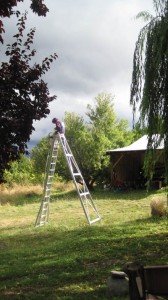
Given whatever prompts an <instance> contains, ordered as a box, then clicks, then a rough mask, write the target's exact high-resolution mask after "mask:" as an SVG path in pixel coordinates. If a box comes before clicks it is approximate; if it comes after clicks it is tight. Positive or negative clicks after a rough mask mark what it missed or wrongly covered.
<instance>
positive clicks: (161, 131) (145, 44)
mask: <svg viewBox="0 0 168 300" xmlns="http://www.w3.org/2000/svg"><path fill="white" fill-rule="evenodd" d="M153 5H154V10H155V13H156V14H155V16H152V15H150V14H149V13H147V12H141V13H139V14H138V15H137V18H139V17H143V19H144V20H145V21H147V24H146V25H145V26H144V27H143V28H142V29H141V31H140V33H139V36H138V39H137V42H136V46H135V51H134V58H133V72H132V84H131V98H130V103H131V105H132V107H133V116H134V117H135V112H136V110H137V108H138V109H139V111H140V119H139V121H140V122H141V124H142V125H144V124H145V126H146V127H147V133H148V151H147V155H146V159H145V171H146V172H145V175H146V176H148V178H150V179H152V176H153V172H154V166H155V162H156V155H155V154H156V151H155V149H156V148H157V147H158V145H159V144H160V142H161V140H163V141H164V149H165V150H164V152H165V173H166V174H165V178H166V183H167V182H168V0H160V1H159V0H153Z"/></svg>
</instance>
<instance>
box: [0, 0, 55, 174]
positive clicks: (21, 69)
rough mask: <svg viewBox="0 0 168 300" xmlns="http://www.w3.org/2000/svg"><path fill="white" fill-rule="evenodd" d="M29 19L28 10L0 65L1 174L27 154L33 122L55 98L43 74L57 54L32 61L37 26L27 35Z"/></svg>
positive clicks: (45, 113) (42, 116) (19, 23)
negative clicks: (10, 164)
mask: <svg viewBox="0 0 168 300" xmlns="http://www.w3.org/2000/svg"><path fill="white" fill-rule="evenodd" d="M8 2H16V1H8ZM35 2H41V1H34V3H35ZM26 19H27V14H26V13H25V14H24V15H22V16H21V17H20V18H19V20H18V24H17V27H18V32H17V33H16V34H15V35H14V38H15V41H14V43H13V44H12V45H7V49H6V56H7V57H8V62H3V63H2V64H1V68H0V137H1V138H0V149H1V150H0V173H1V174H0V177H2V174H3V170H4V168H6V167H7V164H8V162H9V161H11V160H14V159H17V158H18V157H19V153H25V151H26V149H27V142H28V141H29V138H30V135H31V133H32V131H33V130H34V128H33V121H34V120H40V119H41V118H45V117H46V116H47V115H48V114H49V112H50V111H49V109H48V104H49V102H50V101H52V100H54V99H55V98H56V96H50V95H49V90H48V86H47V83H45V82H44V81H43V80H42V75H44V74H45V73H46V72H47V71H48V70H49V69H50V65H51V63H52V62H53V60H55V59H56V58H57V55H56V53H54V54H53V55H50V56H49V57H46V58H45V59H44V60H43V61H42V62H41V64H37V63H35V64H34V65H33V64H32V58H34V56H35V53H36V51H35V50H34V49H32V48H31V47H32V44H33V39H34V33H35V29H31V30H30V31H29V33H28V34H27V35H26V36H25V38H24V30H25V27H26V26H25V22H26Z"/></svg>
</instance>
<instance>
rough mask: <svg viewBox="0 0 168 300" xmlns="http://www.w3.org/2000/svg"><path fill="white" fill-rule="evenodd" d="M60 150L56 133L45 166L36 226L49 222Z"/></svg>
mask: <svg viewBox="0 0 168 300" xmlns="http://www.w3.org/2000/svg"><path fill="white" fill-rule="evenodd" d="M58 150H59V140H58V138H57V137H56V135H53V138H52V143H51V147H50V152H49V154H48V157H47V162H46V168H45V177H44V182H43V200H42V201H41V205H40V209H39V212H38V214H37V218H36V222H35V226H41V225H44V224H45V223H47V222H48V217H49V202H50V193H51V187H52V179H53V176H54V171H55V167H56V161H57V156H58ZM55 152H56V153H55ZM53 156H54V158H53ZM51 169H52V175H51V178H50V181H49V176H50V173H51Z"/></svg>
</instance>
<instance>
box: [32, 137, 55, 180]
mask: <svg viewBox="0 0 168 300" xmlns="http://www.w3.org/2000/svg"><path fill="white" fill-rule="evenodd" d="M50 146H51V142H50V138H49V137H48V136H47V137H44V138H42V139H41V141H40V142H39V143H38V144H37V145H36V146H35V147H34V148H33V149H32V153H31V161H32V166H33V172H34V174H35V178H36V182H41V183H42V182H43V178H44V172H45V167H46V161H47V156H48V153H49V149H50Z"/></svg>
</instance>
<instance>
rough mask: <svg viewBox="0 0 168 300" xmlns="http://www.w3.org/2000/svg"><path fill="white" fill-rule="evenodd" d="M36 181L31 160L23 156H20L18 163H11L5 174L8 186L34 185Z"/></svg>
mask: <svg viewBox="0 0 168 300" xmlns="http://www.w3.org/2000/svg"><path fill="white" fill-rule="evenodd" d="M34 179H35V176H34V173H33V168H32V164H31V160H30V159H29V158H28V157H25V156H24V155H23V154H21V155H20V158H19V160H18V161H13V162H10V163H9V169H6V170H5V172H4V180H5V181H6V183H7V184H8V185H13V184H14V183H17V184H21V185H26V184H29V183H33V182H34Z"/></svg>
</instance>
